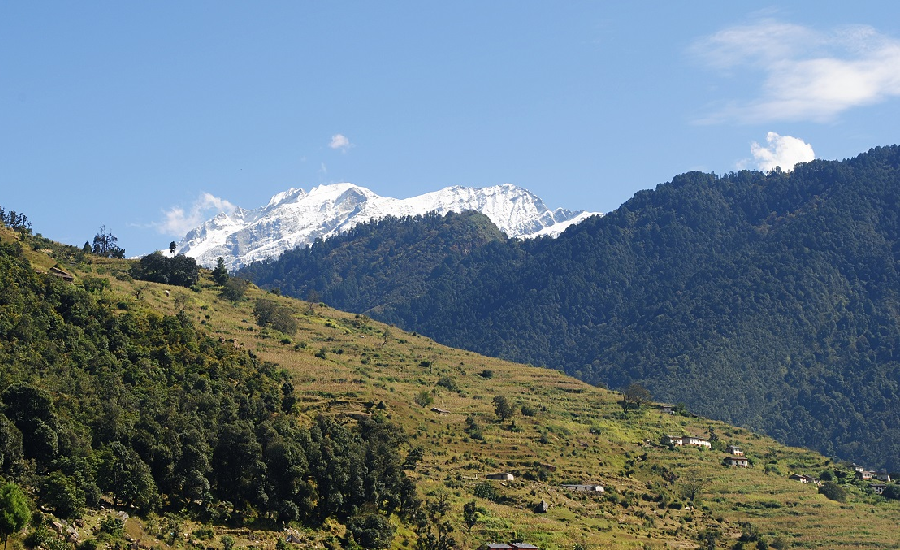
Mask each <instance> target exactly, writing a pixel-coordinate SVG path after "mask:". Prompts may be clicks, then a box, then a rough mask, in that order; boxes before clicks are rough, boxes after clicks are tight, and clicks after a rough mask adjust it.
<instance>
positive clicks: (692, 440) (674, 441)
mask: <svg viewBox="0 0 900 550" xmlns="http://www.w3.org/2000/svg"><path fill="white" fill-rule="evenodd" d="M663 443H666V444H667V445H693V446H695V447H706V448H707V449H711V448H712V443H710V442H709V440H706V439H703V438H702V437H697V436H693V435H682V436H676V435H667V436H666V437H665V438H663Z"/></svg>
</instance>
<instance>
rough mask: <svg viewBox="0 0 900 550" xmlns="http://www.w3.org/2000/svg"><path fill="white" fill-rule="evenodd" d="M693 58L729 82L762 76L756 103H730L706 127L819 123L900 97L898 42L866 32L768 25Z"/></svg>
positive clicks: (728, 37)
mask: <svg viewBox="0 0 900 550" xmlns="http://www.w3.org/2000/svg"><path fill="white" fill-rule="evenodd" d="M690 52H691V53H692V54H693V55H695V56H696V57H697V58H698V59H700V60H701V61H703V62H705V63H706V64H707V65H708V66H710V67H712V68H714V69H719V70H722V71H725V72H726V73H728V74H735V73H738V72H747V71H748V70H750V69H754V70H757V71H760V72H762V73H763V79H762V87H761V89H760V90H759V91H758V93H757V94H756V95H757V97H756V98H755V99H752V100H750V101H746V102H732V103H731V104H730V105H729V106H728V107H726V108H724V109H720V110H719V111H717V112H716V113H713V114H712V115H711V116H710V117H709V118H708V119H707V122H717V121H722V120H738V121H742V122H754V123H758V122H771V121H782V120H808V121H818V122H824V121H828V120H831V119H833V118H834V117H836V116H837V115H838V114H840V113H841V112H843V111H845V110H847V109H850V108H853V107H859V106H863V105H870V104H874V103H879V102H881V101H885V100H887V99H889V98H892V97H895V96H900V40H897V39H894V38H891V37H888V36H885V35H883V34H880V33H878V31H876V30H875V29H874V28H872V27H870V26H866V25H848V26H843V27H838V28H836V29H834V30H832V31H831V32H827V33H826V32H821V31H817V30H813V29H811V28H808V27H804V26H801V25H793V24H788V23H780V22H777V21H772V20H766V21H761V22H760V23H757V24H754V25H747V26H740V27H732V28H729V29H725V30H722V31H720V32H717V33H715V34H713V35H712V36H708V37H706V38H703V39H701V40H698V41H697V42H695V43H694V44H693V46H692V47H691V48H690Z"/></svg>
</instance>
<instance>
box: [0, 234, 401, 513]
mask: <svg viewBox="0 0 900 550" xmlns="http://www.w3.org/2000/svg"><path fill="white" fill-rule="evenodd" d="M70 248H71V247H70ZM74 250H76V251H77V250H78V249H74ZM99 281H102V282H103V283H106V284H99ZM108 289H109V284H108V281H107V280H106V279H101V278H94V277H86V278H85V279H84V281H82V283H81V284H79V285H75V284H72V283H70V282H66V281H64V280H63V279H61V278H59V277H57V276H54V275H53V274H41V273H38V272H37V271H36V270H35V269H34V268H33V267H32V266H31V265H30V263H29V261H28V260H27V259H26V255H25V250H24V247H23V246H22V244H21V243H20V242H0V479H6V480H14V481H16V482H17V483H19V484H21V485H22V486H23V487H29V488H31V489H32V490H33V491H34V492H35V494H36V497H37V499H38V502H39V503H40V504H41V505H42V506H43V507H44V508H45V509H47V510H50V511H52V512H54V513H55V514H56V516H58V517H61V518H77V517H79V516H80V515H81V514H82V512H83V510H84V509H85V508H86V507H92V508H97V507H98V506H99V505H100V504H101V502H103V501H101V498H104V495H106V496H107V497H108V498H110V499H111V500H112V503H113V504H116V505H122V506H134V507H136V508H137V509H138V510H140V511H141V512H142V513H146V512H149V511H152V510H157V511H175V512H180V511H184V510H188V511H191V512H192V513H193V514H194V515H195V516H196V517H198V518H201V519H204V520H206V521H214V522H225V521H231V522H235V521H236V522H238V523H240V521H241V518H245V519H253V520H264V521H274V520H278V521H297V522H301V523H302V524H305V525H319V524H321V523H322V522H323V521H326V520H327V519H329V518H337V519H339V520H340V521H342V522H351V523H352V522H353V521H357V522H366V521H368V522H371V521H373V520H372V518H374V517H375V516H379V517H381V518H382V519H381V520H374V521H375V522H376V523H378V524H379V525H382V526H383V525H386V522H387V520H386V517H387V516H388V515H390V514H391V513H394V512H397V513H401V514H403V513H409V512H411V511H413V510H414V509H415V506H416V505H417V501H415V486H414V484H413V483H412V482H411V481H410V480H409V479H408V478H407V476H406V474H405V473H404V471H403V468H402V465H403V458H402V457H401V455H400V452H401V451H400V449H401V447H402V446H403V445H402V444H403V440H404V435H403V433H402V431H401V430H399V429H398V428H397V426H395V425H393V424H392V423H390V422H389V421H387V420H385V419H384V418H379V417H377V416H375V417H371V418H364V419H361V420H360V421H359V422H357V423H354V424H353V425H344V424H342V423H340V422H337V421H336V420H335V419H334V418H331V417H326V416H318V417H317V418H314V419H312V421H311V422H310V421H305V420H304V419H303V418H301V417H299V416H298V415H297V414H296V410H295V408H296V401H297V399H296V397H295V395H294V388H293V385H292V383H291V380H290V377H289V376H288V375H287V373H286V372H285V371H283V370H281V369H280V368H278V367H277V366H276V365H275V364H273V363H268V362H264V361H261V360H259V359H258V358H257V357H256V356H255V355H254V354H253V353H251V352H248V351H244V350H240V349H236V348H235V347H234V346H233V345H231V344H226V343H222V342H220V341H219V340H216V339H214V338H212V337H211V336H210V335H209V334H208V333H207V332H206V331H204V330H203V329H202V328H200V327H197V326H195V321H194V320H192V318H191V316H189V315H186V314H185V313H184V311H181V312H179V313H177V314H175V315H166V314H162V313H159V312H157V311H154V310H152V309H150V308H149V307H147V306H146V305H145V304H143V303H142V302H141V301H140V300H139V299H130V298H129V297H127V296H122V295H121V294H116V293H113V292H110V291H109V290H108Z"/></svg>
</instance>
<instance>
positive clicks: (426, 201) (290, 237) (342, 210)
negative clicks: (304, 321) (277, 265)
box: [178, 183, 591, 269]
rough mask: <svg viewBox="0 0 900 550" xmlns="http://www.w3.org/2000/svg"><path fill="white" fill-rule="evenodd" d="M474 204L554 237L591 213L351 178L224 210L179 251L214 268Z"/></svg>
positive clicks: (506, 223)
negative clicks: (404, 190)
mask: <svg viewBox="0 0 900 550" xmlns="http://www.w3.org/2000/svg"><path fill="white" fill-rule="evenodd" d="M466 210H475V211H478V212H481V213H483V214H485V215H487V216H488V217H489V218H490V219H491V220H492V221H493V222H494V224H496V225H497V226H498V227H499V228H500V230H501V231H503V232H504V233H506V234H507V235H508V236H510V237H529V236H538V235H548V236H555V235H557V234H559V233H560V232H561V231H563V230H564V229H565V228H566V227H568V226H569V225H571V224H572V223H577V222H579V221H581V220H583V219H585V218H586V217H587V216H590V215H591V214H590V213H587V212H584V211H578V212H572V211H569V210H564V209H561V208H560V209H557V210H552V211H551V210H549V209H548V208H547V207H546V206H545V205H544V203H543V201H541V199H540V198H538V197H537V196H535V195H533V194H532V193H530V192H528V191H526V190H525V189H521V188H519V187H516V186H514V185H509V184H506V185H497V186H494V187H486V188H482V189H473V188H467V187H459V186H456V187H447V188H445V189H441V190H440V191H435V192H433V193H426V194H424V195H420V196H417V197H411V198H408V199H395V198H391V197H379V196H378V195H376V194H375V193H374V192H372V191H371V190H369V189H366V188H364V187H359V186H356V185H353V184H350V183H338V184H333V185H320V186H319V187H316V188H314V189H312V190H311V191H310V192H309V193H307V192H305V191H303V190H302V189H290V190H288V191H285V192H283V193H279V194H277V195H275V196H274V197H272V199H271V200H270V201H269V203H268V204H267V205H266V206H264V207H261V208H258V209H255V210H244V209H241V208H238V209H237V210H235V211H234V212H232V213H230V214H229V213H220V214H219V215H218V216H216V217H215V218H213V219H212V220H209V221H207V222H204V223H203V224H202V225H201V226H200V227H197V228H195V229H193V230H192V231H190V232H189V233H188V234H187V235H186V236H185V237H184V239H182V241H181V243H180V244H179V245H178V252H179V253H183V254H185V255H187V256H190V257H193V258H196V259H197V261H198V262H199V263H200V264H201V265H205V266H207V267H212V266H215V265H216V260H217V258H218V257H222V258H223V259H224V260H225V265H226V267H228V268H229V269H235V268H238V267H241V266H243V265H247V264H249V263H251V262H253V261H258V260H264V259H267V258H277V257H278V255H279V254H280V253H281V252H283V251H285V250H291V249H293V248H295V247H298V246H299V247H303V246H306V245H311V244H312V243H313V242H315V240H316V239H325V238H327V237H330V236H333V235H337V234H339V233H342V232H345V231H347V230H348V229H350V228H352V227H353V226H355V225H357V224H359V223H362V222H367V221H369V220H371V219H380V218H383V217H385V216H388V215H391V216H395V217H403V216H415V215H421V214H426V213H428V212H436V213H438V214H446V213H448V212H457V213H458V212H463V211H466Z"/></svg>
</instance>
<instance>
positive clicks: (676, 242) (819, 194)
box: [246, 146, 900, 469]
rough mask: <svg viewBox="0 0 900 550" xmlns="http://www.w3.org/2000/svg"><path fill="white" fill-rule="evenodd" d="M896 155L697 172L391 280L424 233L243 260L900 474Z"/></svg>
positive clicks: (349, 300) (461, 343)
mask: <svg viewBox="0 0 900 550" xmlns="http://www.w3.org/2000/svg"><path fill="white" fill-rule="evenodd" d="M898 168H900V147H897V146H893V147H883V148H877V149H873V150H871V151H869V152H867V153H864V154H862V155H860V156H859V157H856V158H853V159H848V160H845V161H840V162H838V161H821V160H817V161H814V162H810V163H806V164H801V165H798V166H797V167H796V168H795V170H794V171H793V172H791V173H784V172H780V171H779V172H775V173H771V174H763V173H760V172H738V173H732V174H728V175H725V176H715V175H712V174H702V173H698V172H692V173H687V174H683V175H680V176H677V177H676V178H674V179H673V180H672V181H671V182H670V183H667V184H663V185H659V186H657V188H656V189H654V190H647V191H642V192H640V193H638V194H636V195H635V196H634V198H632V199H631V200H629V201H628V202H626V203H625V204H624V205H622V206H621V207H620V208H619V209H617V210H615V211H613V212H610V213H609V214H607V215H606V216H604V217H602V218H601V217H594V218H591V219H588V220H586V221H584V222H582V223H580V224H578V225H577V226H573V227H571V228H570V229H568V230H567V231H566V232H565V233H563V234H562V235H561V236H560V237H559V238H558V239H555V240H551V239H539V240H535V241H518V240H506V241H502V240H494V241H490V242H486V243H485V244H484V246H481V247H477V248H474V249H473V250H471V251H470V253H468V254H465V255H461V254H446V255H445V257H444V261H442V262H437V261H434V262H433V265H435V267H434V268H433V270H432V271H431V272H429V273H427V274H426V275H425V276H424V277H421V278H420V280H417V281H416V283H415V286H410V287H409V288H406V289H403V288H399V289H398V288H396V287H395V286H391V289H392V290H391V292H390V293H388V292H380V291H379V289H380V288H381V287H382V286H383V285H387V284H388V283H389V281H393V280H394V279H393V276H392V275H391V274H388V273H387V272H386V271H384V270H383V269H382V266H390V269H391V270H392V271H393V272H402V271H404V268H405V266H406V265H407V263H408V262H410V261H414V260H413V259H412V258H410V257H409V256H407V255H405V252H404V250H405V249H404V247H403V246H394V244H395V240H396V237H395V235H396V234H400V233H403V234H410V233H415V231H416V230H413V229H411V228H406V227H404V228H403V229H401V230H397V229H395V228H394V227H392V226H390V225H387V224H385V225H384V226H382V227H379V228H375V227H373V228H371V233H370V234H368V235H367V236H366V237H365V238H357V237H354V236H351V235H348V236H346V237H336V238H335V239H336V240H335V242H334V243H328V245H327V247H325V248H321V249H317V248H318V247H316V246H314V247H312V248H311V249H308V250H305V251H303V250H298V251H295V252H293V253H291V254H290V255H285V256H284V257H283V258H282V259H281V260H279V261H275V262H267V263H263V264H257V265H254V266H252V267H251V268H249V269H248V270H247V271H246V273H248V274H249V275H250V276H251V277H252V278H253V280H254V281H255V282H256V283H257V284H259V285H261V286H264V287H283V288H284V289H285V290H286V292H289V293H292V294H293V295H296V296H305V295H307V294H308V293H309V292H310V291H314V292H316V293H317V294H318V295H319V296H321V297H322V299H323V300H324V301H325V302H327V303H329V304H331V305H333V306H335V307H339V308H342V309H349V310H351V311H357V312H360V313H366V314H369V315H372V316H375V317H377V318H379V319H380V320H383V321H385V322H392V323H396V324H397V325H398V326H401V327H404V328H406V329H408V330H416V331H418V332H420V333H423V334H427V335H428V336H430V337H432V338H434V339H436V340H438V341H440V342H443V343H445V344H447V345H451V346H456V347H461V348H465V349H471V350H474V351H478V352H479V353H484V354H487V355H492V356H498V357H503V358H506V359H510V360H515V361H521V362H527V363H530V364H534V365H543V366H547V367H550V368H562V369H564V370H565V372H567V373H568V374H571V375H573V376H576V377H578V378H580V379H582V380H585V381H587V382H590V383H592V384H600V385H605V386H608V387H610V388H624V387H626V386H627V385H628V384H629V383H631V382H633V381H638V382H641V383H642V384H644V385H645V386H647V387H648V388H649V389H650V390H651V391H652V392H653V394H654V395H655V396H657V397H658V398H660V399H663V400H666V401H669V402H673V403H677V402H682V403H685V404H686V405H687V406H688V407H689V408H690V409H691V410H694V411H697V412H699V413H701V414H704V415H707V416H710V417H714V418H718V419H721V420H725V421H728V422H732V423H734V424H738V425H742V426H745V427H748V428H751V429H753V430H757V431H761V432H764V433H767V434H769V435H771V436H773V437H776V438H778V439H779V440H781V441H784V442H786V443H789V444H792V445H799V446H806V447H811V448H815V449H817V450H819V451H821V452H823V453H825V454H826V455H829V456H836V457H840V458H844V459H848V460H855V461H858V462H860V463H863V464H866V465H870V466H873V467H876V466H877V467H887V468H891V469H898V468H900V461H898V460H900V459H898V458H897V457H898V456H900V387H898V384H897V380H900V347H898V346H900V316H898V311H900V301H898V293H897V289H898V288H900V276H898V270H897V265H898V261H900V219H898V216H897V211H898V208H897V205H898V202H900V171H898ZM410 223H411V224H415V223H416V222H410ZM372 240H377V241H378V242H380V243H382V244H381V246H380V247H379V248H378V249H377V250H373V249H371V248H369V247H368V246H367V245H365V244H364V243H367V242H370V241H372ZM451 240H452V239H451ZM376 256H377V257H378V261H375V257H376ZM338 272H339V273H341V274H342V275H341V278H340V279H338V280H336V278H335V277H333V276H332V274H333V273H338ZM311 273H316V274H317V275H316V276H315V277H311V276H308V274H311ZM276 274H277V276H276ZM343 280H348V281H349V280H352V281H362V283H361V284H354V285H353V286H355V287H357V288H360V289H363V290H365V292H366V294H365V296H362V295H361V293H357V295H353V296H350V295H348V293H347V292H346V290H345V285H344V284H343V283H342V281H343ZM421 280H424V283H422V282H421ZM723 387H725V388H727V391H724V392H723V391H722V388H723Z"/></svg>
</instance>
